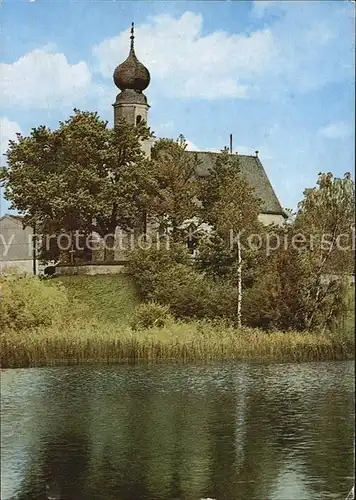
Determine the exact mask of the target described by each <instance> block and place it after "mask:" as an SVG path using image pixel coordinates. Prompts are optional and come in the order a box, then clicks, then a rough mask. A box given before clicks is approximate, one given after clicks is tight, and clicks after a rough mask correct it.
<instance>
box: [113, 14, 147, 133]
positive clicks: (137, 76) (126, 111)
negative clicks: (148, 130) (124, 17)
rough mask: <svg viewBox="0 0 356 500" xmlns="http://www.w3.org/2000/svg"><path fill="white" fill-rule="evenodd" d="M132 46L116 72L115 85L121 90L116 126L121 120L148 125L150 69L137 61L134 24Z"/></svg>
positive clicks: (118, 96)
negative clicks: (147, 91)
mask: <svg viewBox="0 0 356 500" xmlns="http://www.w3.org/2000/svg"><path fill="white" fill-rule="evenodd" d="M130 39H131V44H130V53H129V56H128V58H127V59H126V60H125V61H124V62H123V63H121V64H119V66H117V68H116V69H115V71H114V74H113V79H114V83H115V85H116V86H117V87H118V88H119V89H120V90H121V92H120V93H119V94H118V95H117V96H116V101H115V104H113V106H114V125H115V126H116V125H117V124H118V122H119V120H120V119H124V120H126V121H127V122H128V123H130V124H132V125H138V124H139V123H140V122H141V121H142V120H144V121H145V122H146V123H147V113H148V109H149V107H150V106H149V105H148V104H147V98H146V96H145V94H144V93H143V91H144V90H145V89H146V88H147V87H148V85H149V83H150V79H151V77H150V73H149V71H148V69H147V68H146V67H145V66H144V65H143V64H142V63H141V62H140V61H139V60H138V59H137V57H136V54H135V48H134V40H135V36H134V23H132V25H131V36H130Z"/></svg>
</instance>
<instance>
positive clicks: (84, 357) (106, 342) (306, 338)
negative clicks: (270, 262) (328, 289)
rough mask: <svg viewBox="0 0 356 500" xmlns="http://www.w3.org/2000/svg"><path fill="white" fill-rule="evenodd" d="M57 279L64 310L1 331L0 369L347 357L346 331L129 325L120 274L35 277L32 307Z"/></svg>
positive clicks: (126, 282) (128, 294) (129, 305)
mask: <svg viewBox="0 0 356 500" xmlns="http://www.w3.org/2000/svg"><path fill="white" fill-rule="evenodd" d="M56 284H61V285H62V287H64V289H61V290H60V291H59V292H58V291H57V292H56V293H57V295H53V299H52V310H53V311H54V312H55V311H56V309H57V308H56V304H57V302H56V301H57V300H59V299H60V298H61V296H58V293H59V294H60V293H65V296H66V297H67V299H69V300H67V303H66V302H63V301H62V300H60V302H58V304H59V303H61V304H62V305H61V307H62V308H64V309H63V310H62V312H61V313H60V314H59V315H57V316H56V317H55V321H53V322H52V323H51V324H41V325H40V326H36V327H31V328H23V329H19V328H11V329H8V330H6V332H5V333H2V334H1V336H0V343H1V345H0V349H1V366H2V368H17V367H29V366H52V365H72V364H78V363H136V362H140V361H149V362H160V361H167V360H170V361H180V362H190V361H191V362H194V361H215V360H216V361H217V360H238V361H258V362H261V361H263V362H269V361H273V362H302V361H324V360H348V359H353V358H354V338H353V334H352V333H351V334H350V333H349V334H345V333H344V334H343V335H341V334H332V335H331V334H323V335H321V334H317V333H299V332H273V333H265V332H263V331H260V330H256V329H249V328H242V329H240V330H236V329H233V328H230V327H226V326H224V325H223V324H222V323H215V324H212V323H209V322H190V323H183V322H182V323H180V322H175V321H173V320H170V321H169V322H168V324H167V325H166V326H165V327H164V328H161V329H159V328H153V329H149V330H140V331H137V332H134V331H132V330H131V329H130V328H129V320H130V318H131V316H132V314H133V311H134V309H135V307H136V305H137V304H138V299H137V297H136V294H135V289H134V286H133V284H132V282H131V281H130V279H129V278H128V277H127V276H120V277H118V276H100V277H99V276H95V277H90V276H71V277H69V276H68V277H63V278H58V279H54V280H49V281H46V282H43V285H39V284H38V283H37V284H36V287H35V288H34V293H32V298H31V302H30V304H31V308H32V309H31V311H32V310H34V309H35V308H37V309H38V314H39V316H40V317H42V316H43V314H44V313H43V311H42V309H40V307H42V308H43V307H45V308H47V307H48V305H47V303H46V299H44V297H47V295H46V292H45V295H44V296H42V297H40V298H39V299H38V300H37V302H36V298H37V296H38V293H39V291H40V289H41V290H42V288H41V287H42V286H45V287H55V285H56ZM26 287H28V288H26ZM31 287H32V285H31V282H27V284H26V285H24V286H22V288H21V290H22V289H25V288H26V294H27V295H28V294H29V293H30V290H31ZM46 290H47V289H46ZM42 292H43V290H42ZM17 293H18V292H17ZM27 295H26V297H27ZM9 299H11V297H10V296H9V297H8V300H9ZM21 300H22V301H23V300H24V299H23V298H22V299H21ZM26 300H27V299H26ZM43 302H45V304H44V305H43ZM62 302H63V303H62ZM35 306H36V307H35ZM10 313H11V310H10ZM40 313H41V314H40ZM26 314H27V315H25V316H24V318H22V319H23V321H25V320H26V321H30V320H31V315H30V314H29V312H27V313H26ZM53 314H54V313H53ZM43 317H44V316H43ZM20 319H21V318H20ZM47 319H48V318H47ZM30 324H32V323H31V322H30Z"/></svg>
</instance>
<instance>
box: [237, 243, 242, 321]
mask: <svg viewBox="0 0 356 500" xmlns="http://www.w3.org/2000/svg"><path fill="white" fill-rule="evenodd" d="M241 305H242V258H241V246H240V241H239V239H238V241H237V328H240V327H241Z"/></svg>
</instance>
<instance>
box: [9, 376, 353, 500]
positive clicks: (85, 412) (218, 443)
mask: <svg viewBox="0 0 356 500" xmlns="http://www.w3.org/2000/svg"><path fill="white" fill-rule="evenodd" d="M154 370H155V367H153V368H152V370H151V371H147V378H146V373H145V372H144V371H142V372H140V371H139V370H138V371H136V372H133V371H131V369H121V370H120V371H118V372H117V373H116V372H115V371H112V370H108V371H107V372H106V371H105V370H103V371H102V373H101V374H100V376H98V372H96V371H95V370H94V369H91V370H90V369H88V370H86V371H83V372H81V376H82V377H83V376H85V381H83V380H82V381H79V380H77V381H76V375H75V372H73V376H66V377H65V378H64V379H62V381H61V383H60V382H59V381H57V380H53V381H52V384H51V387H50V386H48V387H47V395H46V397H44V399H43V400H42V402H43V404H45V403H44V401H46V402H47V403H48V401H50V402H51V405H52V407H51V410H50V411H49V412H48V420H47V422H46V425H45V426H42V427H41V429H42V432H43V433H44V434H43V435H41V436H38V439H40V440H41V442H42V443H43V445H42V450H41V454H40V455H39V456H38V457H37V458H36V457H34V460H33V462H32V463H31V464H30V467H29V469H28V474H27V478H26V480H25V481H24V484H23V491H24V493H23V494H22V496H21V497H19V499H20V500H25V499H26V500H31V499H32V498H33V499H34V500H40V499H41V498H44V497H43V496H42V497H41V495H42V494H43V488H44V481H48V480H49V479H50V478H52V479H53V480H55V481H57V482H58V484H59V485H60V488H61V491H62V496H61V500H62V499H63V500H64V499H66V498H67V499H68V500H74V499H75V500H91V499H99V498H100V499H103V500H120V499H121V498H123V499H125V500H131V499H135V500H136V499H138V498H140V499H142V500H143V499H145V498H146V499H154V500H160V499H168V498H180V499H198V498H201V497H204V496H205V497H208V496H210V497H212V498H216V499H218V500H222V499H228V500H232V499H236V500H240V499H241V500H245V499H249V500H261V499H267V498H273V491H274V489H275V485H276V482H277V480H278V476H279V474H281V471H282V470H283V469H285V467H286V464H287V465H288V464H289V463H292V460H294V458H296V459H297V461H298V462H299V463H302V464H303V466H304V467H303V471H302V473H303V475H304V476H305V477H307V476H309V477H310V483H312V478H315V477H317V478H320V480H321V482H322V484H324V486H325V490H327V491H332V492H335V493H339V492H340V489H341V490H342V491H344V489H345V488H343V485H342V484H340V477H343V476H344V469H345V468H346V469H348V468H349V469H350V474H351V470H352V468H351V467H352V456H351V454H350V456H345V453H347V450H349V449H350V437H351V436H352V434H353V433H352V423H351V421H350V418H349V415H350V412H351V411H352V410H351V404H352V401H351V397H350V394H349V392H347V390H345V392H342V391H340V390H339V389H337V390H336V389H335V391H334V390H329V389H327V390H326V391H325V393H323V394H320V392H317V391H316V392H314V393H312V394H305V393H303V391H301V390H294V388H292V389H291V388H290V387H287V386H286V387H284V386H283V384H279V385H278V384H276V385H273V384H272V385H271V384H270V380H269V378H268V376H267V377H266V379H265V380H264V379H263V377H261V374H260V375H259V374H258V371H257V372H256V373H255V372H254V373H255V375H254V373H250V372H249V371H248V372H247V377H249V381H247V380H246V382H249V383H248V384H246V387H245V388H243V387H242V386H241V387H239V388H238V390H237V389H236V385H235V383H234V380H233V378H232V377H226V379H225V380H224V386H223V387H218V386H217V385H214V383H211V382H209V380H208V371H209V368H208V367H207V368H206V373H205V375H204V372H203V373H201V374H200V377H202V383H201V384H200V386H199V388H196V387H195V386H194V384H193V385H192V386H187V380H186V379H185V378H184V376H183V374H182V375H180V373H179V371H178V370H179V369H178V370H177V371H176V372H175V376H174V377H173V378H172V379H171V378H170V377H169V376H168V377H166V378H165V379H164V383H163V382H159V375H152V373H153V372H154ZM167 370H168V372H169V370H172V371H174V370H175V369H174V370H173V369H172V368H170V369H167ZM182 370H183V368H182ZM177 373H178V375H177ZM204 377H206V378H204ZM278 390H279V391H280V392H279V391H278ZM242 399H243V401H244V404H241V401H242ZM346 402H347V404H346ZM340 407H345V419H344V420H343V419H340ZM237 412H238V414H237ZM306 439H307V440H309V441H310V442H308V443H307V444H306V443H305V440H306ZM237 440H239V441H238V442H237ZM310 487H312V485H311V486H310ZM316 488H317V487H315V493H316V492H317V490H316ZM346 489H348V488H347V487H346Z"/></svg>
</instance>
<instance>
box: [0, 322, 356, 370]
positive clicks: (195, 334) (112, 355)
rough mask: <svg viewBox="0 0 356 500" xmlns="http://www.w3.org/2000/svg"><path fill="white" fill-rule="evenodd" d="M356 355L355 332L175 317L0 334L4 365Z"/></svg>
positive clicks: (343, 357)
mask: <svg viewBox="0 0 356 500" xmlns="http://www.w3.org/2000/svg"><path fill="white" fill-rule="evenodd" d="M353 357H354V343H353V339H352V338H351V337H342V336H339V337H335V336H331V335H326V334H324V335H320V334H313V333H297V332H273V333H263V332H261V331H259V330H253V329H241V330H235V329H233V328H228V327H223V326H221V328H219V327H218V326H217V325H214V326H210V325H209V324H205V323H194V322H192V323H189V324H188V323H172V324H171V325H169V326H166V327H165V328H161V329H150V330H143V331H139V332H133V331H131V330H130V329H129V328H128V327H124V328H120V326H119V325H115V324H107V325H102V324H99V323H95V322H92V323H89V324H88V323H85V324H83V323H80V322H78V323H76V324H71V325H67V327H66V329H65V331H63V329H62V328H61V329H56V328H51V329H48V328H46V329H43V328H39V329H36V330H32V331H29V332H27V333H26V334H25V335H21V336H19V335H18V334H16V333H15V332H12V333H9V334H7V335H6V336H1V366H2V367H3V368H10V367H11V368H15V367H26V366H48V365H63V364H64V365H72V364H78V363H137V362H140V361H149V362H160V361H165V360H171V361H183V362H187V361H192V362H194V361H213V360H239V361H264V362H265V361H274V362H282V361H283V362H287V361H288V362H302V361H319V360H347V359H353Z"/></svg>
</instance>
